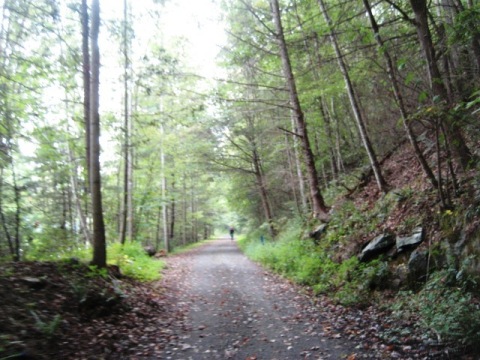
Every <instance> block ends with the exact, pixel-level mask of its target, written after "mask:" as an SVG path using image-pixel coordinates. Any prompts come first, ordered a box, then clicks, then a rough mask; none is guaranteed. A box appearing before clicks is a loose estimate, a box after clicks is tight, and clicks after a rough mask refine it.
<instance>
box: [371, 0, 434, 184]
mask: <svg viewBox="0 0 480 360" xmlns="http://www.w3.org/2000/svg"><path fill="white" fill-rule="evenodd" d="M363 4H364V6H365V10H366V11H367V14H368V18H369V20H370V26H371V27H372V31H373V33H374V38H375V40H376V42H377V45H378V48H379V51H380V52H381V53H382V54H383V56H384V58H385V62H386V65H387V73H388V77H389V78H390V82H391V85H392V89H393V94H394V96H395V100H396V103H397V106H398V108H399V110H400V115H401V119H402V124H403V127H404V129H405V132H406V133H407V137H408V140H409V141H410V144H411V145H412V148H413V149H414V152H415V156H416V157H417V160H418V162H419V163H420V165H421V166H422V169H423V171H424V173H425V175H426V176H427V178H428V179H429V180H430V182H431V183H432V185H433V186H434V187H435V188H436V187H437V185H438V184H437V179H435V175H434V174H433V171H432V169H431V168H430V165H428V163H427V160H426V159H425V157H424V156H423V154H422V151H421V150H420V147H419V146H418V143H417V140H416V139H415V134H414V132H413V130H412V128H411V127H410V125H409V123H408V116H409V114H408V112H407V108H406V105H405V101H404V99H403V95H402V92H401V90H400V85H399V81H398V78H397V75H396V72H395V67H394V65H393V60H392V56H391V55H390V51H389V50H388V49H387V47H386V44H385V43H384V41H383V38H382V36H381V34H380V28H379V26H378V24H377V20H376V19H375V16H374V14H373V11H372V8H371V6H370V3H369V0H363Z"/></svg>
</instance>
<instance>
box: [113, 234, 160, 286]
mask: <svg viewBox="0 0 480 360" xmlns="http://www.w3.org/2000/svg"><path fill="white" fill-rule="evenodd" d="M107 254H108V263H109V264H114V265H117V266H118V267H120V270H121V271H122V273H123V274H125V275H127V276H130V277H132V278H134V279H137V280H140V281H153V280H157V279H159V278H160V270H161V269H162V268H163V266H164V262H163V261H161V260H158V259H155V258H151V257H149V256H148V255H147V254H146V253H145V250H144V249H143V247H142V245H141V244H140V243H127V244H125V245H123V246H122V245H121V244H119V243H116V244H113V245H111V246H110V247H109V248H108V252H107Z"/></svg>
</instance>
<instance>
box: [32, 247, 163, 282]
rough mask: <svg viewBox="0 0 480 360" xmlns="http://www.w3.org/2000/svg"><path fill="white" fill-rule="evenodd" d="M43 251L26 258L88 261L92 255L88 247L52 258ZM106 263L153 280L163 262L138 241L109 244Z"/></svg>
mask: <svg viewBox="0 0 480 360" xmlns="http://www.w3.org/2000/svg"><path fill="white" fill-rule="evenodd" d="M42 254H44V252H43V251H39V252H35V253H33V252H32V253H30V255H29V257H28V260H37V261H52V260H57V261H58V260H64V259H71V258H76V259H78V260H79V261H81V262H83V263H88V262H89V261H90V260H91V257H92V250H91V249H89V248H84V247H82V248H80V247H79V248H76V249H70V250H69V251H65V252H63V253H59V254H58V256H56V257H55V258H52V256H51V255H50V254H49V255H47V256H42ZM107 263H108V264H109V265H116V266H118V267H119V269H120V271H121V273H122V274H123V275H126V276H129V277H131V278H133V279H136V280H139V281H154V280H158V279H159V278H160V271H161V270H162V268H163V267H164V265H165V264H164V262H163V261H161V260H158V259H156V258H152V257H150V256H148V255H147V254H146V252H145V250H144V249H143V247H142V245H141V244H140V243H135V242H129V243H126V244H124V245H122V244H120V243H115V244H110V245H109V246H108V249H107Z"/></svg>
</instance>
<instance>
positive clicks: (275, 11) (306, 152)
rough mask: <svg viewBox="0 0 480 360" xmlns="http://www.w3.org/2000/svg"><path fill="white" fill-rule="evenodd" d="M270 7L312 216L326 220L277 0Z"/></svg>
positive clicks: (273, 0) (326, 214) (325, 207)
mask: <svg viewBox="0 0 480 360" xmlns="http://www.w3.org/2000/svg"><path fill="white" fill-rule="evenodd" d="M270 7H271V11H272V16H273V22H274V24H275V29H276V38H277V42H278V46H279V49H280V57H281V59H282V68H283V74H284V76H285V78H286V81H287V88H288V92H289V95H290V105H291V106H292V112H293V116H294V119H295V123H296V125H297V130H298V135H299V136H300V139H301V141H302V149H303V156H304V161H305V167H306V170H307V176H308V183H309V187H310V195H311V199H312V210H313V216H314V217H316V218H318V219H323V220H326V219H328V207H327V206H326V204H325V201H324V199H323V196H322V194H321V193H320V186H319V183H318V173H317V168H316V165H315V159H314V156H313V152H312V148H311V146H310V141H309V138H308V131H307V124H306V121H305V117H304V114H303V111H302V107H301V105H300V100H299V98H298V92H297V85H296V83H295V77H294V75H293V71H292V66H291V63H290V57H289V53H288V49H287V44H286V41H285V35H284V31H283V26H282V20H281V16H280V7H279V4H278V0H271V1H270Z"/></svg>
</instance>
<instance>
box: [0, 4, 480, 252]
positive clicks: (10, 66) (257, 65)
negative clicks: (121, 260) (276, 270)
mask: <svg viewBox="0 0 480 360" xmlns="http://www.w3.org/2000/svg"><path fill="white" fill-rule="evenodd" d="M219 5H221V15H222V16H223V22H224V23H225V26H226V28H227V34H228V35H227V40H226V41H225V44H224V45H223V48H222V49H221V51H220V53H219V56H218V60H219V64H220V66H221V67H222V68H223V70H222V71H221V72H219V73H221V76H222V78H221V79H215V80H216V81H212V79H205V78H204V77H201V76H196V75H195V70H196V69H194V68H189V67H188V65H187V64H186V62H185V59H184V58H182V54H183V55H185V53H186V50H185V49H188V47H189V46H190V45H191V44H188V42H187V41H185V39H183V42H182V39H174V40H172V39H168V41H166V40H163V39H164V38H165V33H166V32H165V29H164V28H163V27H162V15H161V13H162V8H163V6H164V5H162V4H161V3H157V4H154V3H152V4H149V6H148V7H144V8H143V9H142V8H137V7H136V6H134V5H133V4H128V3H126V4H125V8H124V11H123V10H122V9H121V4H117V6H118V8H117V9H116V11H117V18H112V17H107V18H108V21H107V20H105V21H103V23H102V25H101V33H103V36H104V37H105V39H108V40H105V41H104V44H107V45H105V46H104V48H103V49H102V47H101V45H102V44H100V54H101V63H102V67H101V70H100V74H102V73H103V74H104V75H103V77H102V83H101V86H100V89H101V88H102V87H104V88H107V89H108V90H109V91H110V92H109V93H106V92H105V91H104V92H101V95H100V111H101V114H100V124H101V134H102V136H101V147H102V150H101V168H102V169H101V171H102V195H103V216H104V218H105V232H106V238H107V239H108V240H107V242H108V243H112V242H122V243H123V242H125V241H135V242H139V243H142V244H143V245H151V246H154V247H155V248H156V249H159V248H161V247H167V248H169V247H174V246H178V245H180V244H187V243H190V242H196V241H198V240H199V239H203V238H207V237H209V236H210V235H211V234H212V233H213V232H214V231H215V230H219V231H225V229H226V228H227V227H228V226H229V225H234V226H237V227H238V228H240V229H243V230H245V231H247V230H251V229H255V228H258V227H259V226H260V225H262V224H265V226H266V228H267V230H268V233H269V234H270V235H271V236H275V235H276V233H277V232H278V231H279V230H280V228H281V225H282V224H284V223H285V221H286V220H287V219H290V218H292V217H294V218H302V219H309V218H311V216H312V214H313V216H314V217H318V218H322V217H324V218H326V217H328V216H327V213H328V211H329V206H331V205H332V204H333V202H334V199H335V197H336V196H337V195H338V194H339V191H340V190H341V189H339V187H342V186H343V187H344V189H349V190H352V188H351V186H354V185H352V176H357V177H358V176H359V175H358V173H357V172H358V169H360V168H362V167H363V166H367V167H369V168H370V169H371V171H372V173H371V174H367V173H365V174H364V175H365V176H371V175H372V174H373V176H374V178H375V181H376V183H377V186H378V192H379V194H381V193H387V192H388V191H389V190H392V189H395V184H392V183H388V182H387V181H386V180H385V179H386V175H385V174H384V170H383V169H382V159H384V157H385V156H387V155H388V154H389V153H390V152H392V151H395V149H397V148H398V147H399V146H402V145H404V144H406V143H408V144H410V146H411V148H412V149H413V150H412V151H413V155H412V156H413V158H412V159H411V166H417V164H418V166H420V167H421V171H422V173H423V176H424V178H425V180H426V183H427V184H426V185H425V188H426V189H435V191H436V194H437V197H438V200H439V204H438V209H439V210H442V211H443V210H447V209H453V208H455V206H456V204H455V197H456V194H457V193H458V192H459V191H461V190H462V188H461V187H462V184H461V179H462V175H463V174H465V173H466V172H468V171H469V170H472V169H475V167H476V162H475V158H476V156H477V155H478V154H476V150H477V148H478V139H479V136H478V135H479V134H478V132H479V127H478V112H477V110H478V103H479V101H480V100H479V99H480V97H479V94H478V84H479V71H480V70H479V69H480V34H479V31H478V26H476V24H477V20H478V12H479V8H478V4H477V3H476V2H475V1H456V0H445V1H432V2H426V1H413V0H412V1H401V2H398V1H395V2H391V1H380V2H375V3H373V2H372V3H370V2H368V1H353V2H352V1H345V2H335V3H328V2H327V1H288V2H284V3H281V4H278V2H277V1H271V2H270V4H269V3H268V2H267V1H256V2H249V1H238V2H225V3H223V4H219ZM87 15H88V14H87ZM83 16H85V14H84V15H83ZM146 19H148V20H146ZM145 22H147V23H151V24H153V27H152V26H151V27H150V28H148V31H149V34H148V39H147V40H145V39H146V38H145V34H138V33H137V32H138V31H140V30H138V29H141V28H139V27H138V24H139V23H145ZM87 30H88V29H87ZM167 34H168V33H167ZM140 35H142V36H140ZM83 36H84V40H85V36H86V34H85V33H84V34H83ZM137 37H138V38H139V40H137ZM1 42H2V44H1V49H2V50H1V56H2V66H1V72H2V73H1V75H2V76H1V77H2V89H1V92H2V93H1V101H2V106H1V111H2V117H1V122H2V126H1V129H2V133H1V134H2V139H1V140H2V142H1V150H2V164H1V165H2V166H1V187H0V189H1V203H0V214H1V217H0V220H1V223H2V231H1V239H2V240H1V241H0V253H1V254H2V257H11V258H15V259H21V258H28V257H30V258H43V257H46V258H49V257H53V258H55V257H61V256H63V255H64V254H66V253H69V252H71V251H72V250H73V249H78V248H84V247H89V246H90V245H91V243H92V241H93V240H92V235H91V232H92V226H93V225H92V224H93V222H92V220H91V219H92V204H91V200H90V184H89V180H88V171H87V170H88V166H89V165H88V160H87V156H86V154H87V150H86V146H87V145H86V140H85V133H86V131H88V126H86V122H85V116H84V115H85V111H84V102H85V101H84V100H85V98H84V90H83V89H84V88H85V86H84V83H83V81H84V76H85V57H84V56H85V53H86V52H87V55H88V48H87V50H85V48H83V50H82V7H81V4H80V2H77V3H75V2H68V1H67V2H57V1H40V2H35V3H34V2H29V1H3V3H2V29H1ZM84 43H85V41H84ZM102 51H103V52H104V53H102ZM87 59H88V57H87ZM82 64H83V65H82ZM87 65H89V64H87ZM87 69H88V66H87ZM101 76H102V75H101ZM87 88H89V86H87ZM112 89H115V91H112ZM100 91H102V90H100ZM397 176H398V177H401V176H402V174H401V173H399V174H397ZM378 196H380V195H378ZM233 214H235V215H233Z"/></svg>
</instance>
